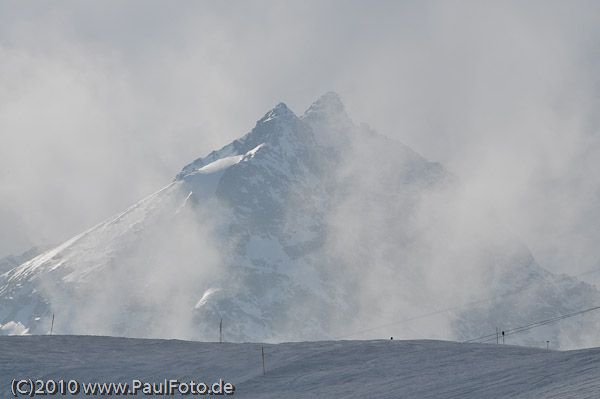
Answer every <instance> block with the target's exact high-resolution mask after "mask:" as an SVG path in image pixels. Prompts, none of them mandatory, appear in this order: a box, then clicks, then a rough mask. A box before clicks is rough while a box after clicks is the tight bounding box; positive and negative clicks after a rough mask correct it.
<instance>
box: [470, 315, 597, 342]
mask: <svg viewBox="0 0 600 399" xmlns="http://www.w3.org/2000/svg"><path fill="white" fill-rule="evenodd" d="M597 309H600V306H595V307H593V308H589V309H584V310H580V311H577V312H573V313H568V314H565V315H561V316H557V317H553V318H551V319H546V320H541V321H538V322H535V323H531V324H527V325H524V326H520V327H515V328H511V329H509V330H504V335H503V336H507V335H513V334H517V333H520V332H523V331H527V330H531V329H532V328H536V327H540V326H543V325H546V324H550V323H555V322H557V321H560V320H564V319H568V318H569V317H573V316H578V315H580V314H583V313H587V312H591V311H593V310H597ZM497 336H498V335H497V334H489V335H484V336H481V337H478V338H474V339H469V340H467V341H463V342H464V343H467V342H475V341H478V342H481V343H484V342H489V341H493V340H494V339H496V337H497ZM489 337H492V338H489ZM484 338H488V339H484Z"/></svg>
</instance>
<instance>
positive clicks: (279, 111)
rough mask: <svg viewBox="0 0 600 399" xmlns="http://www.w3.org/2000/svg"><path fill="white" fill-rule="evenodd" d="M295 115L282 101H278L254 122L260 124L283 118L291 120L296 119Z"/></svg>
mask: <svg viewBox="0 0 600 399" xmlns="http://www.w3.org/2000/svg"><path fill="white" fill-rule="evenodd" d="M296 118H297V116H296V114H294V112H293V111H292V110H291V109H289V108H288V106H287V105H285V104H284V103H279V104H277V105H276V106H275V108H273V109H272V110H270V111H269V112H267V113H266V114H265V116H263V117H262V118H261V119H260V120H259V121H258V122H257V123H256V124H257V125H260V124H262V123H265V122H268V121H270V120H273V119H283V120H293V119H296Z"/></svg>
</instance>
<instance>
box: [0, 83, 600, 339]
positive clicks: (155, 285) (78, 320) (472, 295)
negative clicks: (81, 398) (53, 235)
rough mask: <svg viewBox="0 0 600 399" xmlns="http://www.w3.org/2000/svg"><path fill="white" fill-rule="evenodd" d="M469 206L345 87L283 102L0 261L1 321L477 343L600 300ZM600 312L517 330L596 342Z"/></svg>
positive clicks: (70, 330) (37, 329)
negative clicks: (164, 173) (162, 183)
mask: <svg viewBox="0 0 600 399" xmlns="http://www.w3.org/2000/svg"><path fill="white" fill-rule="evenodd" d="M474 212H475V210H474V209H471V207H469V206H465V205H464V204H463V203H462V202H461V185H460V183H459V181H458V179H457V178H456V177H455V176H453V175H452V174H451V173H449V172H448V171H446V170H445V169H444V167H443V166H442V165H440V164H439V163H435V162H429V161H427V160H426V159H425V158H423V157H422V156H420V155H419V154H417V153H415V152H414V151H412V150H411V149H410V148H408V147H406V146H404V145H403V144H401V143H398V142H396V141H394V140H391V139H389V138H386V137H385V136H382V135H379V134H378V133H375V132H373V131H372V130H370V129H369V128H368V127H367V126H365V125H360V126H356V125H354V123H353V122H352V121H351V119H350V118H349V117H348V115H347V114H346V111H345V109H344V106H343V104H342V102H341V100H340V99H339V97H338V96H337V94H335V93H331V92H330V93H327V94H325V95H324V96H322V97H321V98H319V99H318V100H317V101H316V102H315V103H313V104H312V105H311V106H310V107H309V109H308V110H307V111H306V112H305V113H304V114H303V115H301V116H297V115H295V114H294V112H292V111H291V110H290V109H289V108H288V107H287V106H286V105H285V104H283V103H280V104H278V105H277V106H276V107H275V108H273V109H272V110H270V111H269V112H267V113H266V114H265V116H264V117H263V118H261V119H260V120H258V122H257V123H256V126H255V127H254V129H252V131H250V132H249V133H247V134H246V135H244V136H243V137H241V138H240V139H238V140H235V141H234V142H232V143H230V144H228V145H226V146H225V147H223V148H222V149H220V150H217V151H213V152H211V153H210V154H209V155H207V156H206V157H203V158H199V159H197V160H195V161H194V162H192V163H190V164H188V165H187V166H185V167H184V168H183V170H182V171H181V173H179V174H178V175H177V176H176V178H175V180H174V181H173V182H172V183H171V184H170V185H168V186H167V187H165V188H163V189H162V190H160V191H158V192H156V193H154V194H152V195H150V196H149V197H147V198H146V199H143V200H142V201H140V202H139V203H137V204H134V205H133V206H131V207H130V208H129V209H127V210H125V211H124V212H122V213H121V214H119V215H116V216H114V217H112V218H110V219H108V220H106V221H104V222H102V223H100V224H99V225H97V226H94V227H92V228H91V229H89V230H88V231H86V232H83V233H82V234H80V235H78V236H76V237H74V238H72V239H71V240H69V241H67V242H66V243H64V244H62V245H60V246H58V247H56V248H54V249H51V250H50V251H47V252H45V253H43V254H41V255H39V256H37V257H36V258H34V259H31V260H29V261H27V262H25V263H23V264H22V265H20V266H18V267H15V268H12V269H11V270H9V271H8V272H6V273H5V274H3V275H0V324H2V325H8V324H9V323H13V324H11V325H14V324H18V323H21V324H22V325H23V326H24V327H25V328H28V329H29V332H30V333H33V334H45V333H47V332H48V331H49V330H50V321H51V319H52V315H53V314H55V315H56V323H55V326H54V332H55V333H59V334H93V335H96V334H101V335H117V336H128V337H151V338H184V339H198V340H212V339H214V338H215V337H216V336H217V334H218V325H219V322H220V320H221V319H223V323H224V324H225V325H226V326H227V337H226V338H227V339H228V340H230V341H237V342H246V341H250V342H252V341H254V342H257V341H260V342H282V341H300V340H324V339H331V338H338V337H346V336H350V337H351V338H365V339H368V338H376V337H382V336H391V335H393V336H396V337H398V338H400V337H402V338H417V337H421V338H423V337H426V338H436V339H458V340H466V339H470V338H474V337H477V336H480V335H485V334H489V333H490V332H493V331H495V328H496V327H500V328H501V329H509V328H513V327H516V326H520V325H525V324H529V323H531V322H535V321H538V320H543V319H547V318H549V317H553V316H557V315H561V314H566V313H570V312H574V311H578V310H582V309H585V308H589V307H592V306H595V305H597V304H600V296H599V294H598V292H597V291H596V290H595V288H593V287H591V286H589V285H587V284H584V283H581V282H579V281H577V280H575V279H573V278H571V277H568V276H555V275H553V274H551V273H549V272H547V271H545V270H544V269H543V268H542V267H540V266H539V265H538V264H537V263H536V261H535V259H534V258H533V256H532V254H531V253H530V251H529V250H528V249H527V247H526V246H525V245H524V244H523V243H521V242H519V241H518V240H517V239H515V238H514V237H513V235H512V232H510V231H509V230H508V229H506V228H502V227H501V225H500V224H499V223H497V222H495V221H493V220H488V219H487V218H486V217H485V215H477V214H475V213H474ZM481 299H485V300H484V301H482V300H481ZM423 315H428V316H427V317H423ZM599 326H600V317H599V316H598V315H596V314H593V313H590V314H586V315H583V316H580V317H578V318H577V319H573V320H570V322H569V323H559V324H555V325H552V326H547V328H545V329H540V330H531V331H528V332H527V333H524V334H521V335H519V336H518V337H517V336H515V337H513V338H514V339H515V341H514V342H519V343H523V344H529V345H532V346H536V345H538V346H539V344H540V343H543V342H545V341H546V340H548V339H549V340H551V341H552V342H554V343H556V345H557V347H559V346H560V347H563V348H573V347H584V346H596V345H598V343H599V342H598V337H597V336H596V334H595V331H597V328H598V327H599ZM0 331H2V330H0Z"/></svg>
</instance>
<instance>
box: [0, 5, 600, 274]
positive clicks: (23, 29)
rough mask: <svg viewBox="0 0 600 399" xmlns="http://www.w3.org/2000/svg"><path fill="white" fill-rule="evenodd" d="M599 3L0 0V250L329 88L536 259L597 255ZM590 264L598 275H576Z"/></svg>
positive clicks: (95, 210)
mask: <svg viewBox="0 0 600 399" xmlns="http://www.w3.org/2000/svg"><path fill="white" fill-rule="evenodd" d="M598 15H600V3H598V2H584V1H577V2H564V1H563V2H559V1H557V2H549V1H544V2H526V3H525V2H512V3H511V2H508V1H501V2H500V1H499V2H496V3H492V2H485V4H484V3H482V2H475V1H474V2H468V1H462V2H450V1H440V2H400V1H391V2H383V1H380V2H376V3H372V2H371V3H369V2H348V1H314V2H311V1H302V2H300V1H298V2H295V3H292V2H276V1H271V2H268V1H237V2H234V1H219V2H201V1H179V2H175V3H174V2H166V1H121V2H100V1H98V2H78V1H72V2H68V1H54V2H50V1H39V2H35V3H28V4H23V3H22V2H18V1H4V0H0V256H2V255H6V254H9V253H13V254H16V253H19V252H22V251H23V250H26V249H28V248H29V247H30V246H31V245H33V244H45V243H59V242H60V241H62V240H64V239H67V238H69V237H70V236H72V235H74V234H76V233H79V232H80V231H82V230H84V229H86V228H88V227H91V226H92V225H94V224H96V223H98V222H100V221H102V220H103V219H105V218H107V217H109V216H111V215H112V214H114V213H116V212H119V211H121V210H123V209H124V208H126V207H127V206H129V205H131V204H132V203H134V202H136V201H138V200H140V199H141V198H143V197H145V196H146V195H148V194H150V193H152V192H154V191H156V190H157V189H159V188H161V187H163V186H164V185H166V184H168V183H169V182H170V181H171V180H172V179H173V177H174V176H175V175H176V174H177V173H178V172H179V171H180V169H181V168H182V167H183V166H184V165H185V164H187V163H189V162H191V161H192V160H194V159H195V158H197V157H200V156H204V155H206V154H207V153H208V152H210V151H211V150H213V149H217V148H220V147H221V146H223V145H225V144H227V143H229V142H230V141H232V140H233V139H235V138H238V137H240V136H242V135H243V134H245V133H246V132H248V131H249V130H250V129H252V128H253V127H254V124H255V122H256V120H258V119H260V118H261V117H262V116H263V115H264V114H265V113H266V112H267V111H268V110H269V109H270V108H272V107H273V106H274V105H276V104H277V103H278V102H280V101H283V102H285V103H286V104H287V105H288V106H289V107H290V108H292V109H293V110H294V111H295V112H296V113H297V114H301V113H303V112H304V110H305V109H306V108H307V107H308V106H309V105H310V103H311V102H312V101H314V100H315V99H316V98H317V97H318V96H320V95H321V94H323V93H324V92H326V91H329V90H334V91H337V92H338V93H339V94H340V96H341V97H342V100H343V101H344V103H345V104H346V107H347V111H348V114H349V115H350V116H351V117H352V118H353V120H354V121H355V122H356V123H358V122H367V123H368V124H369V125H371V126H372V127H373V128H374V129H375V130H377V131H378V132H380V133H382V134H385V135H387V136H390V137H393V138H396V139H398V140H400V141H402V142H404V143H405V144H407V145H409V146H411V147H412V148H413V149H414V150H416V151H417V152H419V153H420V154H422V155H423V156H425V157H426V158H428V159H429V160H432V161H440V162H442V163H443V164H444V165H445V166H446V167H447V168H448V169H450V170H451V171H452V172H453V173H455V174H456V175H458V176H459V177H460V179H461V181H462V182H463V183H464V184H465V187H466V190H467V192H468V193H469V195H470V196H471V197H472V199H474V200H477V201H480V203H481V204H484V206H485V207H487V208H489V212H490V213H492V214H494V215H495V216H496V217H498V218H499V219H500V220H502V221H503V222H504V223H505V224H506V225H507V226H510V229H511V230H513V231H514V233H515V235H516V236H518V237H520V238H521V239H522V240H523V241H524V242H526V243H527V245H529V247H530V248H531V249H532V251H533V252H534V255H535V256H536V257H537V259H538V260H539V262H540V263H541V264H542V265H543V266H545V267H547V268H549V269H551V270H553V271H560V272H568V273H571V274H578V273H581V272H584V271H587V270H589V269H593V268H597V267H600V263H599V262H600V246H598V245H597V243H598V242H600V198H599V197H600V156H598V155H599V154H600V136H599V134H600V132H599V129H600V127H599V123H598V122H599V117H598V110H599V105H600V101H599V99H600V91H599V90H600V79H599V78H600V73H599V71H600V24H599V23H598ZM587 277H589V278H590V279H593V278H598V280H600V274H596V275H594V274H588V275H587Z"/></svg>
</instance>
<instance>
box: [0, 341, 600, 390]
mask: <svg viewBox="0 0 600 399" xmlns="http://www.w3.org/2000/svg"><path fill="white" fill-rule="evenodd" d="M262 348H264V353H265V369H266V374H263V367H262V358H261V349H262ZM599 366H600V348H593V349H585V350H578V351H565V352H562V351H554V350H546V349H538V348H526V347H517V346H509V345H495V344H460V343H456V342H449V341H430V340H421V341H400V340H393V341H391V340H373V341H315V342H296V343H281V344H260V343H241V344H233V343H223V344H219V343H207V342H191V341H178V340H147V339H131V338H114V337H100V336H29V337H0V370H2V372H1V373H0V374H1V375H0V397H3V398H8V397H12V394H11V393H10V384H11V381H12V379H13V378H17V379H29V378H32V379H38V378H39V379H44V380H48V379H54V380H60V379H65V380H71V379H76V380H77V381H79V382H80V383H87V382H101V383H102V382H116V383H119V382H120V383H129V384H131V383H132V380H134V379H137V380H141V381H142V382H150V383H159V382H163V381H164V379H177V380H179V381H190V380H194V381H196V382H205V383H207V384H212V383H213V382H218V381H219V379H223V380H224V381H225V382H230V383H232V384H233V385H234V386H235V392H234V394H233V397H236V398H373V397H382V398H457V399H468V398H561V399H565V398H597V397H598V393H599V392H600V378H598V367H599ZM79 395H80V396H84V395H83V393H80V394H79ZM138 395H142V394H141V393H138Z"/></svg>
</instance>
